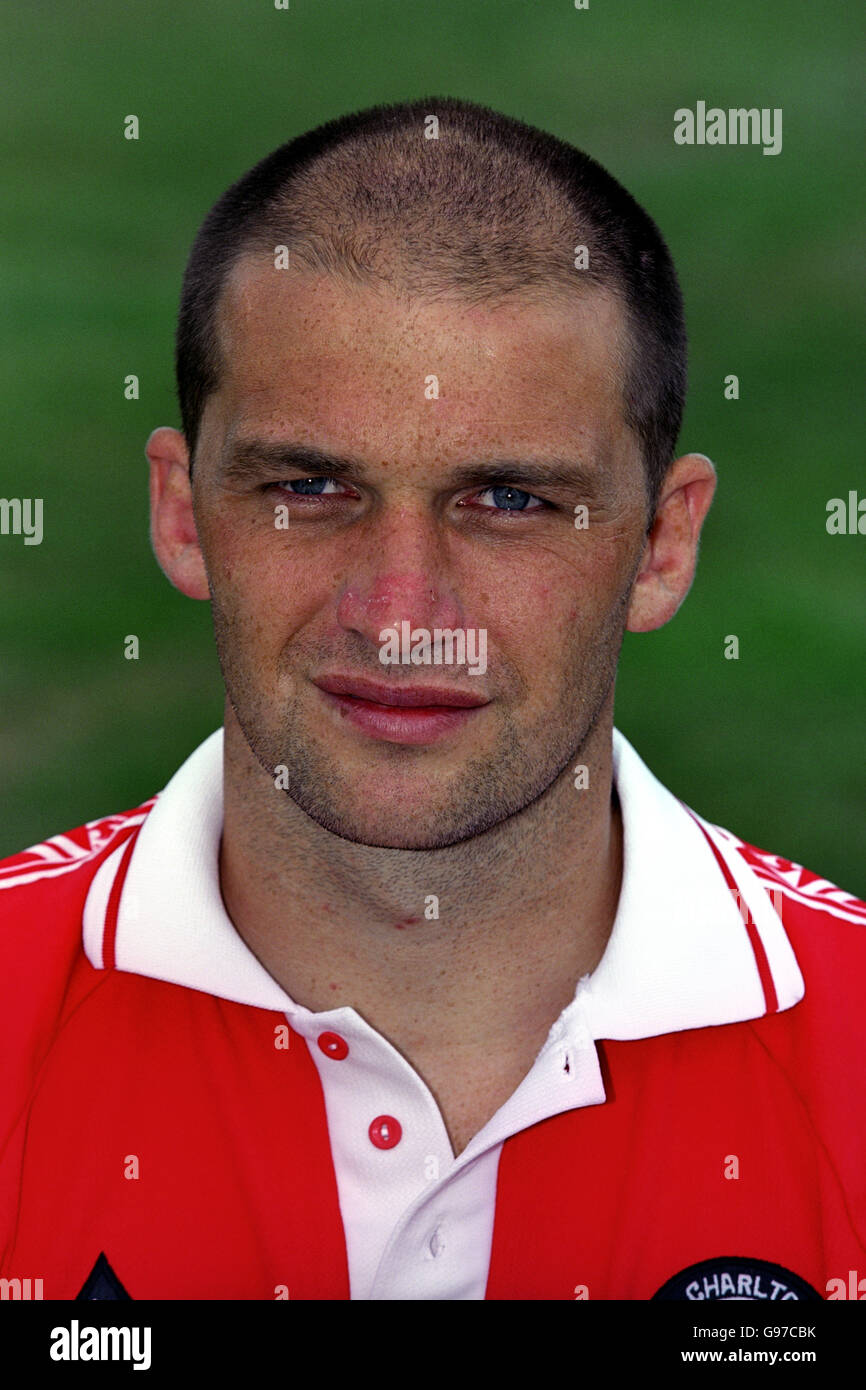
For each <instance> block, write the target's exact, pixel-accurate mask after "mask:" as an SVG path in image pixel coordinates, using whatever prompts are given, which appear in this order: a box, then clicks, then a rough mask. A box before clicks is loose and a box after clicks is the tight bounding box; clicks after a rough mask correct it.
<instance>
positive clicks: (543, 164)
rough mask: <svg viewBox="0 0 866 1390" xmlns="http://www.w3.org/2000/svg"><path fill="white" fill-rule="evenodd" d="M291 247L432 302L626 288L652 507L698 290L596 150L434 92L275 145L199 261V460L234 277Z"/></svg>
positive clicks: (189, 311) (676, 423)
mask: <svg viewBox="0 0 866 1390" xmlns="http://www.w3.org/2000/svg"><path fill="white" fill-rule="evenodd" d="M278 246H285V247H287V249H288V252H289V257H290V264H291V265H292V266H298V265H299V266H301V267H304V268H307V269H308V270H311V271H318V272H320V273H324V274H326V275H330V276H333V277H336V278H339V279H342V280H344V281H347V282H349V283H350V284H353V285H356V286H359V287H362V286H368V287H373V286H375V287H379V288H383V289H390V290H392V291H394V292H395V293H398V294H400V293H402V294H407V295H413V296H418V297H419V298H429V299H434V298H442V297H447V296H452V297H455V298H458V299H460V300H462V301H465V302H467V303H470V304H483V303H488V304H496V303H499V302H501V301H502V300H505V299H507V298H508V297H509V296H512V295H519V296H523V297H525V298H526V297H528V298H529V299H532V300H535V301H536V302H539V303H545V302H546V301H549V300H551V298H555V299H556V300H557V301H558V302H559V303H562V300H563V296H564V295H567V294H569V293H571V294H575V295H580V294H583V293H586V292H587V291H588V290H591V289H592V288H593V287H594V288H595V289H596V290H601V291H606V292H607V293H609V294H611V295H613V296H614V297H615V298H616V300H617V301H618V302H619V304H620V306H621V309H622V314H623V322H624V326H625V338H626V341H625V346H624V349H623V352H622V355H621V376H622V380H621V392H622V401H623V413H624V418H625V422H626V424H627V425H628V426H629V428H630V429H631V430H632V431H633V433H634V435H635V436H636V437H637V440H638V442H639V445H640V449H641V456H642V458H643V463H644V470H645V479H646V485H647V497H648V504H649V515H650V517H652V515H653V514H654V511H655V507H656V503H657V499H658V494H659V489H660V487H661V483H662V480H663V478H664V476H665V474H666V472H667V470H668V468H669V466H670V464H671V462H672V461H673V458H674V450H675V446H676V441H677V436H678V434H679V430H680V424H681V422H682V414H683V407H684V403H685V394H686V363H687V343H686V331H685V321H684V315H683V304H682V295H681V292H680V287H679V283H678V280H677V276H676V272H675V269H674V265H673V260H672V258H671V255H670V252H669V251H668V248H667V246H666V244H665V242H664V240H663V238H662V235H661V233H660V232H659V230H658V228H657V227H656V225H655V223H654V222H653V220H652V219H651V218H650V216H649V215H648V214H647V213H646V212H645V211H644V209H643V208H642V207H641V206H640V205H639V204H638V203H637V202H636V201H635V199H634V198H633V197H632V196H631V194H630V193H628V192H627V191H626V190H625V189H624V188H623V187H622V185H621V184H619V183H618V182H617V181H616V179H614V178H613V177H612V176H611V175H610V174H609V173H607V171H606V170H605V169H603V168H602V166H601V165H600V164H598V163H597V162H596V161H595V160H594V159H592V158H590V156H589V155H587V154H584V153H583V152H582V151H581V150H579V149H576V148H575V147H574V146H573V145H570V144H567V143H566V142H565V141H563V140H560V139H558V138H557V137H556V136H554V135H550V134H548V133H547V132H546V131H542V130H538V129H536V128H535V127H533V126H530V125H526V124H525V123H524V122H522V121H519V120H516V119H514V118H512V117H510V116H504V115H502V114H500V113H499V112H496V111H492V110H490V109H489V108H487V107H484V106H479V105H476V104H475V103H474V102H469V101H462V100H458V99H456V98H452V97H426V98H424V99H422V100H419V101H412V102H400V103H396V104H392V105H385V106H375V107H371V108H369V109H367V110H364V111H359V112H355V113H353V114H351V115H347V116H342V117H340V118H339V119H337V120H333V121H329V122H327V123H326V124H325V125H322V126H319V127H317V128H316V129H315V130H312V131H308V132H307V133H305V134H303V135H299V136H298V137H297V138H296V139H294V140H290V141H289V142H288V143H287V144H284V145H281V146H280V147H279V149H276V150H274V152H273V153H272V154H269V155H268V156H266V158H264V159H263V160H261V161H260V162H259V163H258V164H256V165H255V166H254V167H253V168H252V169H250V170H249V171H248V172H247V173H246V174H244V175H243V176H242V177H241V178H240V179H238V181H237V182H236V183H234V184H232V186H231V187H230V188H229V189H227V190H226V192H225V193H224V194H223V195H222V197H220V198H219V200H218V201H217V202H216V203H215V204H214V206H213V208H212V209H211V211H210V212H209V213H208V215H207V217H206V218H205V220H204V222H203V223H202V226H201V228H200V230H199V232H198V234H197V236H196V238H195V241H194V243H193V246H192V249H191V251H190V255H189V260H188V262H187V266H186V271H185V274H184V280H183V287H182V291H181V301H180V311H179V315H178V324H177V337H176V355H175V367H176V375H177V391H178V401H179V405H180V413H181V420H182V425H183V432H184V435H185V437H186V442H187V446H188V449H189V455H190V465H191V466H192V464H193V461H194V457H195V450H196V445H197V443H198V437H199V432H200V427H201V420H202V414H203V411H204V407H205V403H206V401H207V398H208V397H209V396H210V395H211V394H212V393H213V392H214V391H216V390H217V389H218V387H219V384H220V379H221V374H222V370H223V363H222V360H221V348H220V333H219V311H220V301H221V297H222V295H223V291H224V290H225V288H226V283H227V281H228V278H229V276H230V274H231V272H232V270H233V268H234V267H235V265H236V264H237V263H238V262H239V261H240V259H241V258H242V257H245V256H250V255H252V256H255V255H260V256H262V257H264V256H265V255H267V256H269V257H270V260H271V264H272V265H273V264H274V254H275V248H277V247H278ZM579 248H585V251H584V252H580V251H579ZM576 253H577V254H576ZM576 267H578V268H576ZM576 370H577V367H576Z"/></svg>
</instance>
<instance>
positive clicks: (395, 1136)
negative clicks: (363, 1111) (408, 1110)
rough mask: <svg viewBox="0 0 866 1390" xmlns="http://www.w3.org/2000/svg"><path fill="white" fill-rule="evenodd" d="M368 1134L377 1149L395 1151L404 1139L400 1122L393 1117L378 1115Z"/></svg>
mask: <svg viewBox="0 0 866 1390" xmlns="http://www.w3.org/2000/svg"><path fill="white" fill-rule="evenodd" d="M368 1132H369V1135H370V1142H371V1143H372V1144H375V1145H376V1148H377V1149H393V1148H394V1145H395V1144H399V1143H400V1140H401V1139H402V1138H403V1131H402V1129H401V1128H400V1122H399V1120H395V1119H394V1116H393V1115H377V1116H376V1118H375V1120H374V1121H373V1123H372V1124H371V1126H370V1129H369V1131H368Z"/></svg>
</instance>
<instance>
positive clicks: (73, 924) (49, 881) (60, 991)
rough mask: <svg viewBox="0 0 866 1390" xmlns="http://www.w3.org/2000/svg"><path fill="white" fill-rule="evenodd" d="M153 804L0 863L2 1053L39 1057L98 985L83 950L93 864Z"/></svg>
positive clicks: (124, 838) (131, 833)
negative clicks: (86, 906)
mask: <svg viewBox="0 0 866 1390" xmlns="http://www.w3.org/2000/svg"><path fill="white" fill-rule="evenodd" d="M155 802H156V798H155V797H152V798H150V800H149V801H146V802H144V803H143V804H142V805H141V806H137V807H136V808H135V809H134V810H131V811H124V812H121V813H120V814H118V815H112V816H104V817H102V818H101V819H99V820H95V821H89V822H88V823H87V824H86V825H82V826H78V827H77V828H76V829H74V830H69V831H65V832H64V833H62V834H59V835H53V836H52V837H51V838H50V839H48V840H45V841H44V842H43V843H42V844H38V845H31V846H30V848H29V849H25V850H22V851H21V852H20V853H18V854H13V855H11V856H10V857H9V858H8V859H5V860H2V861H0V1052H2V1053H3V1054H4V1055H5V1056H6V1057H7V1058H10V1057H12V1056H13V1055H15V1056H20V1057H24V1058H26V1057H28V1056H32V1055H34V1054H35V1055H38V1054H40V1053H42V1052H44V1050H45V1048H46V1046H48V1045H49V1042H50V1038H51V1036H52V1034H53V1032H54V1030H55V1029H56V1028H57V1027H58V1026H59V1025H60V1023H61V1021H62V1019H63V1018H65V1017H66V1016H67V1015H68V1012H69V1011H70V1010H71V1009H73V1008H74V1007H75V1006H76V1003H77V1001H79V1000H80V998H81V997H82V994H83V992H86V990H87V989H88V988H90V987H92V985H93V984H94V983H95V982H97V981H98V972H97V971H95V970H94V969H93V968H92V967H91V965H90V963H89V961H88V960H87V957H86V955H85V952H84V946H83V940H82V925H83V914H84V906H85V903H86V901H87V895H88V892H89V891H90V888H91V885H92V883H93V880H94V877H95V875H96V873H97V870H98V869H99V867H100V866H101V865H102V864H103V863H104V862H105V860H106V859H107V858H108V857H109V856H110V855H111V854H113V853H117V852H120V853H123V849H124V846H126V845H127V844H128V842H129V840H130V839H132V838H133V837H135V836H136V835H137V834H138V831H139V830H140V828H141V826H142V824H143V823H144V821H145V819H146V817H147V815H148V813H149V811H150V810H151V808H152V807H153V805H154V804H155Z"/></svg>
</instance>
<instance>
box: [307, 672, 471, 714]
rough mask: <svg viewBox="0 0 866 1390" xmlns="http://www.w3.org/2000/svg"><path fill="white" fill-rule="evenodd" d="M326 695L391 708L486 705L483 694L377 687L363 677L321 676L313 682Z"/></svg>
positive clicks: (439, 688)
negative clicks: (344, 697)
mask: <svg viewBox="0 0 866 1390" xmlns="http://www.w3.org/2000/svg"><path fill="white" fill-rule="evenodd" d="M314 684H315V685H317V686H318V687H319V689H320V690H325V691H327V693H328V694H329V695H343V696H346V697H348V698H350V699H354V700H364V701H366V702H368V703H369V704H374V705H382V706H385V707H386V708H393V709H442V708H447V709H473V708H475V707H477V706H478V705H486V704H487V703H488V701H487V700H486V699H485V698H484V696H483V695H474V694H472V693H471V692H470V691H468V690H453V689H449V688H448V687H447V686H433V685H413V686H396V685H379V684H378V683H377V682H376V681H371V680H367V679H366V678H365V677H363V676H322V677H320V678H319V679H318V680H316V681H315V682H314Z"/></svg>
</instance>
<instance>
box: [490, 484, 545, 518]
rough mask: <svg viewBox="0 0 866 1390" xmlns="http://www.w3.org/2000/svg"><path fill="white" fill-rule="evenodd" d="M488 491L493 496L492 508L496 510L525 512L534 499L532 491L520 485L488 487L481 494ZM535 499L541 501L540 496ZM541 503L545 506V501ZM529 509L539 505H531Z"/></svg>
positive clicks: (535, 509) (531, 509)
mask: <svg viewBox="0 0 866 1390" xmlns="http://www.w3.org/2000/svg"><path fill="white" fill-rule="evenodd" d="M486 493H489V494H490V496H491V497H492V498H493V502H494V506H493V508H492V509H491V510H495V511H505V512H523V511H526V510H527V504H528V503H529V502H531V501H532V500H533V494H532V493H531V492H524V491H523V489H522V488H519V487H488V488H485V489H484V492H482V493H480V494H479V496H480V497H484V496H485V494H486ZM535 500H536V502H539V499H538V498H535ZM539 505H540V506H543V505H544V503H543V502H539ZM528 510H529V511H533V512H534V511H537V510H538V507H529V508H528Z"/></svg>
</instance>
